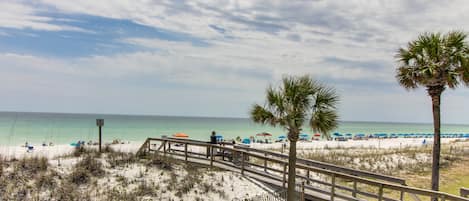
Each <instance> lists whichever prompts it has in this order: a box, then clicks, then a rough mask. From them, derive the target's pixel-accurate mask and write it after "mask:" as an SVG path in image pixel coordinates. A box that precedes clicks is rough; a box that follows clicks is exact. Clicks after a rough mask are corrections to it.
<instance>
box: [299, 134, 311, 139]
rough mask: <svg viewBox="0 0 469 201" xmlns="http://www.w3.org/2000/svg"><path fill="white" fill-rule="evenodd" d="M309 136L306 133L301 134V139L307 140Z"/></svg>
mask: <svg viewBox="0 0 469 201" xmlns="http://www.w3.org/2000/svg"><path fill="white" fill-rule="evenodd" d="M308 136H309V135H308V134H306V133H301V134H300V137H302V138H307V137H308Z"/></svg>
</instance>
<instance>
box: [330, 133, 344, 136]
mask: <svg viewBox="0 0 469 201" xmlns="http://www.w3.org/2000/svg"><path fill="white" fill-rule="evenodd" d="M332 135H333V136H337V137H340V136H342V134H340V133H334V134H332Z"/></svg>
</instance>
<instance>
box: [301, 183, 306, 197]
mask: <svg viewBox="0 0 469 201" xmlns="http://www.w3.org/2000/svg"><path fill="white" fill-rule="evenodd" d="M301 201H305V181H302V182H301Z"/></svg>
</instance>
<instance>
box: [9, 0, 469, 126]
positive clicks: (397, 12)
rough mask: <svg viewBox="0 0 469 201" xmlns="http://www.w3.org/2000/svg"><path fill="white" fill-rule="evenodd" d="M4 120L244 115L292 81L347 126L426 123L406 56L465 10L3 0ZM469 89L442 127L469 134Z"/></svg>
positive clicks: (462, 17) (416, 4) (457, 5)
mask: <svg viewBox="0 0 469 201" xmlns="http://www.w3.org/2000/svg"><path fill="white" fill-rule="evenodd" d="M0 8H1V10H2V12H0V111H27V112H65V113H107V114H145V115H175V116H215V117H248V116H249V109H250V108H251V107H252V105H253V104H254V103H259V104H263V103H264V100H265V89H266V87H267V86H268V85H269V84H272V85H276V84H278V83H279V81H280V80H281V78H282V76H285V75H304V74H310V75H311V76H313V77H314V78H315V79H317V80H319V81H321V82H324V83H326V84H327V85H329V86H331V87H334V88H335V89H336V90H337V92H338V94H339V95H340V100H341V101H340V105H339V115H340V119H341V120H344V121H392V122H431V121H432V113H431V101H430V98H429V97H428V96H427V94H426V92H425V90H424V89H418V90H415V91H407V90H405V89H403V88H402V87H401V86H399V85H398V83H397V81H396V79H395V72H396V67H397V62H396V59H395V57H394V55H395V54H396V51H397V49H398V48H400V47H404V46H405V45H406V43H407V42H409V41H411V40H414V39H416V38H417V36H418V35H419V34H421V33H424V32H447V31H451V30H462V31H469V24H468V23H467V22H468V21H469V12H467V11H468V10H469V2H468V1H464V0H459V1H458V0H449V1H437V0H435V1H421V0H418V1H417V0H416V1H410V0H395V1H384V0H383V1H382V0H376V1H362V0H348V1H340V0H337V1H334V0H330V1H329V0H328V1H321V0H311V1H302V0H295V1H282V0H246V1H235V0H220V1H206V0H190V1H185V0H168V1H149V0H128V1H124V0H120V1H116V0H99V1H96V0H80V1H57V0H31V1H10V0H0ZM468 98H469V88H465V87H463V86H461V87H459V88H457V89H456V90H446V91H445V92H444V94H443V100H442V121H443V122H444V123H462V124H469V115H467V114H469V107H468V106H466V105H467V102H468V101H467V100H468Z"/></svg>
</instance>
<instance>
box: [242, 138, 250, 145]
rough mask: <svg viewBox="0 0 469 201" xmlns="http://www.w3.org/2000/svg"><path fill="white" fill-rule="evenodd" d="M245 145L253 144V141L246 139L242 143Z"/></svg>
mask: <svg viewBox="0 0 469 201" xmlns="http://www.w3.org/2000/svg"><path fill="white" fill-rule="evenodd" d="M241 143H243V144H251V140H250V139H249V138H244V139H243V141H241Z"/></svg>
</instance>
